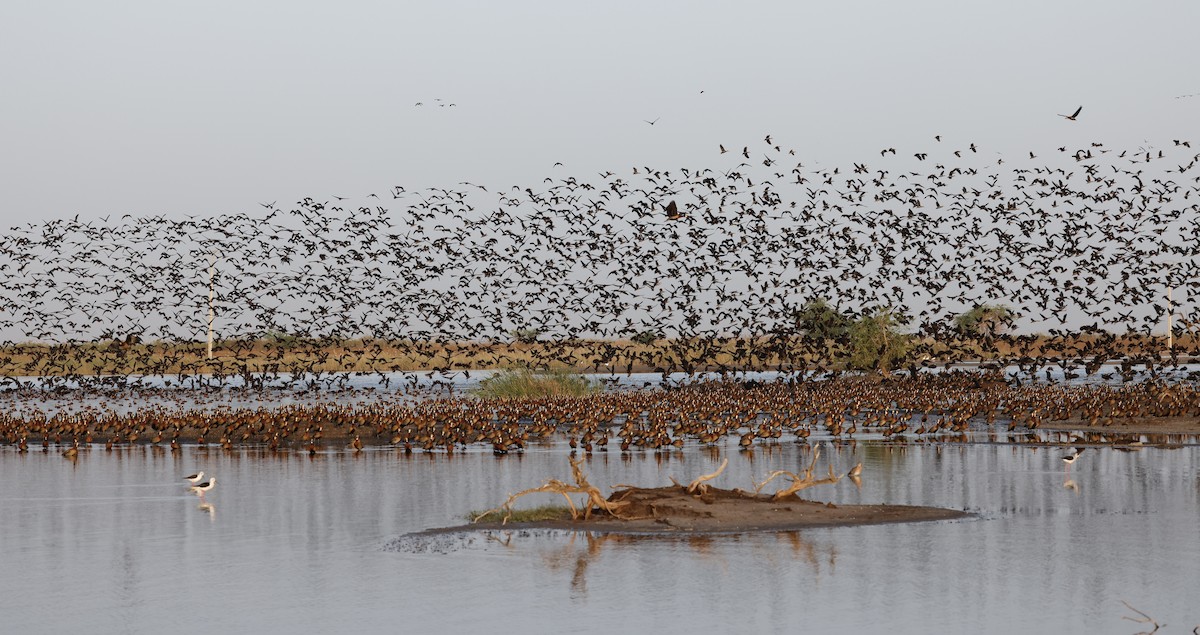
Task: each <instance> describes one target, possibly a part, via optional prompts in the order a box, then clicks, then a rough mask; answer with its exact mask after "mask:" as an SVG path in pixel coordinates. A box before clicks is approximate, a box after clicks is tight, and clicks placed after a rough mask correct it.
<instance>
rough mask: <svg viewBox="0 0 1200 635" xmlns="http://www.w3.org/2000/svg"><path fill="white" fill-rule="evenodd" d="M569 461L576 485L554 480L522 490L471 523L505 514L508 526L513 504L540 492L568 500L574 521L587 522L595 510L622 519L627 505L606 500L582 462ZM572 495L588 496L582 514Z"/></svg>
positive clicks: (502, 521)
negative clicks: (622, 511) (622, 512)
mask: <svg viewBox="0 0 1200 635" xmlns="http://www.w3.org/2000/svg"><path fill="white" fill-rule="evenodd" d="M569 460H570V462H571V473H572V475H573V476H574V478H575V485H569V484H567V483H564V482H562V481H560V480H558V479H553V478H552V479H550V480H548V481H546V484H545V485H542V486H541V487H532V488H530V489H526V490H521V491H520V492H517V493H516V494H512V495H510V496H509V497H508V499H507V500H505V501H504V503H503V504H501V505H500V506H499V507H497V508H495V509H489V510H487V511H485V512H483V513H482V514H479V515H478V516H476V517H475V518H474V520H472V521H471V522H479V521H480V520H481V519H483V518H486V517H488V516H491V515H492V514H498V513H500V512H504V518H503V519H502V520H501V521H500V524H502V525H503V524H507V523H508V520H509V519H510V518H512V504H513V503H514V502H515V501H516V500H517V499H518V498H521V497H522V496H527V495H529V494H536V493H539V492H551V493H554V494H561V495H562V497H563V498H565V499H567V506H568V507H570V509H571V519H572V520H579V517H580V515H582V516H583V518H584V520H587V519H588V518H590V517H591V515H592V510H593V509H600V510H602V511H604V512H606V513H609V514H611V515H613V516H616V517H618V518H620V517H621V515H620V510H621V508H622V507H624V506H625V505H626V504H627V503H623V502H620V501H615V502H609V501H608V500H606V499H605V498H604V495H603V494H601V493H600V490H599V489H598V488H597V487H596V486H594V485H592V484H591V483H589V482H588V480H587V477H586V476H584V474H583V468H582V465H583V462H582V460H576V459H574V458H572V459H569ZM571 494H584V495H585V496H586V498H585V499H584V501H583V503H582V507H583V511H582V512H581V511H580V510H579V508H578V507H576V506H575V502H574V501H572V500H571Z"/></svg>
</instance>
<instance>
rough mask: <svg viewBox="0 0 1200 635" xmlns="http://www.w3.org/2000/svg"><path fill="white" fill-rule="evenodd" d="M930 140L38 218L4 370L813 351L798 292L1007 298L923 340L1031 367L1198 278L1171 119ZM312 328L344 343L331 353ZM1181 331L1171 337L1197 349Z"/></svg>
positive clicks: (1154, 319) (387, 365)
mask: <svg viewBox="0 0 1200 635" xmlns="http://www.w3.org/2000/svg"><path fill="white" fill-rule="evenodd" d="M1078 114H1079V110H1076V111H1075V112H1074V113H1073V114H1071V115H1063V116H1064V117H1067V118H1071V117H1075V116H1077V115H1078ZM934 143H935V145H934V148H933V149H930V150H928V151H926V152H919V153H916V154H915V155H914V157H915V158H916V159H917V161H916V162H915V163H914V162H912V161H911V160H904V159H897V158H896V151H895V149H894V148H887V149H884V150H883V151H882V152H881V156H880V158H879V159H878V160H876V161H868V162H862V163H857V162H856V163H853V165H852V166H850V167H848V168H847V169H841V168H838V167H834V168H825V167H819V166H813V165H806V164H804V163H802V162H799V161H796V160H795V151H791V150H784V149H783V148H781V146H780V145H778V144H777V143H776V142H774V141H773V140H772V138H771V136H770V135H768V136H767V137H765V138H764V139H763V144H761V145H759V146H757V147H756V148H755V149H754V150H753V151H751V148H750V147H749V146H747V147H745V148H743V152H742V153H741V158H742V159H746V158H747V157H748V158H749V159H748V160H742V162H741V163H738V164H732V165H728V166H726V167H725V168H723V169H711V168H681V169H677V170H670V171H668V170H660V169H655V168H651V167H640V166H639V167H635V168H633V170H632V174H629V175H625V176H618V175H616V174H615V173H612V172H605V173H602V174H600V175H598V176H599V178H598V179H597V178H593V179H584V178H578V177H568V178H547V179H545V181H544V182H543V183H541V184H539V185H537V186H536V187H519V186H514V187H513V188H511V189H509V190H502V191H491V190H489V189H488V188H486V187H484V186H481V185H472V184H469V183H463V184H461V187H460V188H457V189H437V188H434V189H429V190H424V191H408V190H406V189H405V188H404V187H400V186H397V187H395V188H393V189H392V190H391V191H390V192H388V193H386V194H383V195H382V196H380V195H375V194H372V195H369V196H368V197H366V198H365V200H364V202H363V203H362V204H361V205H358V206H354V205H349V204H347V203H345V202H344V201H343V200H342V199H341V198H340V197H339V200H337V201H335V202H334V203H332V204H331V203H327V202H321V201H317V200H314V199H311V198H310V199H305V200H303V201H300V202H299V203H298V204H297V205H296V206H294V207H293V208H292V209H290V210H284V209H280V208H277V207H276V206H275V205H274V204H263V208H264V209H263V210H261V212H260V213H255V214H249V213H241V214H232V215H220V216H212V217H202V218H191V217H189V218H185V219H182V220H178V219H172V218H167V217H164V216H153V217H133V216H125V217H122V218H120V219H109V218H104V219H101V220H100V221H98V222H89V221H83V220H79V219H78V217H76V218H73V219H60V220H53V221H48V222H40V223H31V224H28V225H26V226H23V227H16V228H13V229H12V230H11V231H9V232H8V233H7V234H6V235H5V236H3V237H2V238H0V302H2V310H0V334H4V336H5V337H6V338H8V339H9V341H8V343H7V344H6V345H5V346H4V347H3V349H2V350H0V374H3V375H4V376H5V377H6V378H7V379H8V381H9V382H10V383H15V382H16V381H17V380H16V379H15V378H17V377H23V376H39V375H40V376H53V378H48V379H45V380H44V382H46V383H48V384H51V385H53V384H54V382H69V383H71V384H72V385H74V384H85V383H88V382H96V383H103V382H111V381H112V377H113V376H114V375H133V376H135V378H136V377H137V376H143V375H164V374H168V373H170V374H178V375H180V376H181V377H182V376H189V375H200V374H208V373H212V374H215V375H217V376H221V377H227V376H237V375H240V376H244V377H246V378H248V380H247V381H248V383H253V381H254V378H260V379H261V378H262V377H272V378H275V379H279V378H282V380H283V381H285V382H287V381H296V382H314V381H316V380H319V379H321V378H322V377H323V378H324V381H327V382H333V381H336V379H337V378H339V377H340V378H341V379H343V380H344V379H345V378H346V377H348V376H349V375H350V373H351V372H356V373H361V372H373V373H378V374H379V376H380V377H381V381H385V382H386V381H388V379H387V376H388V374H389V373H391V372H392V371H395V370H398V369H400V366H399V365H398V364H397V362H396V359H395V355H384V354H383V353H382V352H381V351H383V350H384V349H385V348H388V350H391V351H393V352H394V351H395V350H396V349H397V348H399V349H400V350H402V351H403V352H407V353H411V355H412V356H413V357H416V358H420V359H424V360H426V362H427V366H426V368H431V369H435V370H439V371H443V372H450V371H454V370H460V369H463V368H471V367H475V368H477V367H485V366H503V365H504V364H505V363H506V362H509V361H512V360H511V359H510V358H508V357H506V355H508V354H509V353H511V351H512V347H511V346H510V345H509V344H510V343H511V342H512V340H513V338H514V335H515V336H516V337H518V338H520V339H530V340H532V339H538V340H540V341H541V344H540V345H539V346H538V347H534V348H535V349H536V350H534V351H533V352H529V351H527V352H526V354H532V355H536V356H538V357H537V358H536V359H534V360H533V363H534V364H536V365H544V364H553V363H563V362H565V363H569V364H572V365H576V366H579V365H581V364H580V362H581V360H580V359H578V357H577V355H576V353H575V352H572V351H573V350H574V349H571V348H570V347H568V346H566V344H569V343H578V342H583V341H589V342H593V343H597V342H598V343H599V344H596V346H597V347H598V349H599V351H600V352H599V353H597V354H596V355H595V356H593V357H592V358H590V359H588V360H585V361H586V362H587V363H586V364H584V365H587V366H591V367H594V368H609V369H613V370H619V371H625V370H631V369H633V368H635V367H637V368H642V369H650V370H656V371H662V372H664V373H665V372H672V371H686V372H694V371H697V370H702V369H717V370H752V369H764V368H767V367H769V366H770V365H772V364H774V366H773V367H774V368H783V366H781V365H780V364H781V363H782V362H781V360H783V361H788V362H792V363H799V364H807V365H808V366H810V367H812V366H814V365H815V366H829V365H832V364H833V363H834V362H835V361H836V360H834V359H826V358H825V357H828V355H829V351H830V350H836V348H837V347H836V346H835V347H830V346H829V343H828V342H824V341H820V342H814V341H813V339H814V338H811V337H807V338H806V337H804V336H805V334H806V332H805V328H804V324H803V321H802V316H803V314H804V311H805V309H806V307H809V306H811V305H812V303H813V302H815V301H818V300H828V302H829V303H830V304H831V305H833V306H835V307H837V308H838V309H839V310H841V311H842V312H844V313H846V314H848V315H851V316H862V315H872V314H876V313H877V312H879V311H889V312H891V313H892V314H893V315H895V316H897V317H898V318H899V319H900V320H901V321H902V322H904V323H906V324H907V325H908V328H909V329H910V330H912V331H913V334H914V335H915V336H916V339H915V340H914V341H917V342H925V343H929V342H937V343H941V344H945V343H947V342H952V341H956V340H955V337H956V335H957V334H956V333H955V331H954V328H953V318H954V316H955V315H958V314H960V313H961V312H963V311H965V310H967V309H969V308H971V307H973V306H977V305H982V304H988V303H1002V304H1004V305H1006V306H1008V307H1010V308H1011V310H1012V312H1013V313H1014V314H1016V315H1017V316H1019V317H1020V318H1021V319H1022V320H1027V321H1028V322H1030V323H1032V324H1048V325H1050V328H1049V334H1048V336H1046V337H1035V336H1033V335H1016V334H1007V335H1001V336H1000V337H998V338H987V341H985V342H974V343H972V346H973V348H969V349H968V348H962V349H956V348H954V347H953V346H949V347H945V346H943V348H942V349H939V350H938V351H937V352H936V358H937V359H938V360H939V361H957V360H961V359H966V358H970V357H978V356H979V354H980V353H979V350H978V348H977V347H978V346H981V345H982V346H984V347H985V348H986V347H992V348H993V350H992V351H991V352H990V356H998V357H997V359H998V361H1000V362H1002V363H1020V364H1023V365H1027V366H1028V367H1029V368H1031V369H1032V368H1037V367H1038V366H1039V365H1043V364H1047V363H1059V364H1063V365H1064V366H1067V365H1073V364H1095V363H1098V362H1099V361H1103V360H1108V359H1125V358H1127V357H1128V356H1129V353H1128V351H1127V350H1126V349H1122V348H1120V342H1119V338H1117V336H1116V334H1121V333H1133V334H1141V335H1149V334H1150V333H1151V332H1152V331H1153V330H1154V329H1156V328H1159V327H1160V325H1161V324H1162V320H1163V316H1164V315H1165V314H1166V312H1167V311H1168V309H1171V308H1178V307H1169V306H1168V303H1167V300H1166V297H1167V293H1168V290H1169V289H1174V291H1175V293H1176V297H1177V298H1180V297H1187V296H1188V294H1189V293H1191V292H1193V291H1194V289H1195V288H1196V285H1197V281H1198V277H1197V255H1198V251H1200V247H1198V245H1200V224H1198V223H1196V222H1195V218H1196V217H1197V211H1198V207H1197V206H1198V205H1200V192H1198V191H1197V190H1198V187H1200V185H1198V184H1200V169H1197V168H1196V164H1197V160H1198V159H1200V154H1193V153H1192V151H1191V147H1190V146H1191V144H1190V142H1188V141H1183V140H1177V141H1175V142H1174V143H1173V144H1172V145H1171V146H1170V147H1169V148H1168V149H1167V150H1158V149H1153V148H1141V149H1139V150H1138V151H1136V152H1134V151H1118V150H1116V149H1110V148H1107V147H1105V146H1104V145H1102V144H1100V143H1092V144H1090V146H1088V147H1083V148H1078V149H1074V150H1069V149H1068V148H1066V147H1060V148H1058V152H1057V153H1051V155H1052V158H1051V159H1048V160H1035V159H1030V160H1028V161H1026V160H1024V159H1023V158H1022V159H1015V160H1012V161H1009V162H1007V163H1006V162H1004V160H1003V159H1001V160H994V159H985V158H983V155H981V154H980V150H979V148H978V147H977V146H976V144H973V143H971V144H961V147H959V146H957V145H954V144H951V143H950V142H949V141H944V140H942V138H941V137H940V136H939V137H937V138H936V139H935V142H934ZM722 149H723V147H722ZM1030 154H1031V156H1032V155H1033V153H1030ZM735 160H738V159H735ZM914 166H920V167H921V168H922V169H920V170H915V171H914V170H913V169H912V168H913V167H914ZM1193 195H1196V196H1197V197H1198V198H1197V199H1193V198H1192V196H1193ZM388 204H390V207H389V206H386V205H388ZM210 272H211V279H210ZM210 284H211V290H212V292H213V297H214V298H215V300H213V301H212V303H211V304H212V306H213V309H214V312H215V320H214V325H215V326H214V328H215V332H216V337H217V339H218V348H219V349H220V350H221V351H223V352H224V354H223V355H219V356H218V358H217V359H215V360H199V361H195V360H193V361H192V362H187V361H185V359H184V357H185V356H184V355H183V354H182V353H176V351H177V350H178V347H176V346H175V345H176V344H178V343H180V342H195V341H198V340H199V341H202V340H203V339H204V338H205V335H206V329H207V324H208V323H207V320H206V316H207V313H208V311H209V307H210V298H209V292H210ZM1172 312H1176V313H1178V312H1179V311H1172ZM1176 327H1177V329H1183V330H1188V331H1189V332H1190V330H1191V329H1192V328H1193V327H1192V323H1191V322H1190V321H1189V320H1188V319H1182V320H1179V321H1177V322H1176ZM1160 332H1161V331H1160ZM841 337H842V338H843V339H844V338H845V337H847V336H845V335H843V336H841ZM634 340H641V341H643V342H645V341H654V342H658V346H657V348H653V347H652V349H647V348H646V347H645V346H638V345H636V344H634V343H633V341H634ZM89 342H90V343H92V344H93V345H91V346H85V345H83V344H87V343H89ZM264 342H266V343H267V345H270V343H271V342H276V343H280V342H286V346H284V345H283V344H280V345H278V346H276V347H275V348H272V349H271V350H270V352H269V354H268V357H269V359H267V360H266V363H262V364H259V365H258V366H256V367H250V366H248V365H247V363H246V362H245V359H246V355H244V353H245V352H246V351H248V350H250V349H251V348H252V347H254V346H262V345H264V344H263V343H264ZM331 342H341V343H343V344H344V343H345V342H351V344H350V345H349V346H350V348H349V349H347V350H348V351H349V352H346V350H343V353H342V354H341V355H340V356H338V357H336V358H332V359H331V357H330V353H329V345H330V343H331ZM464 342H470V343H473V345H474V346H475V348H474V349H473V350H474V352H473V353H472V356H471V359H468V360H466V361H465V363H464V362H462V360H459V361H457V362H456V361H455V360H451V359H450V358H449V356H447V358H446V359H442V360H439V359H438V355H440V354H443V353H445V351H446V350H447V346H448V345H453V344H456V343H464ZM1194 342H1195V340H1194V339H1188V338H1181V339H1180V340H1179V342H1178V343H1179V344H1180V345H1181V346H1180V347H1177V348H1176V349H1175V351H1174V352H1175V353H1177V354H1183V355H1190V354H1195V353H1196V352H1197V351H1196V350H1194V348H1193V347H1194V346H1195V344H1194ZM381 343H386V344H387V346H386V347H385V346H383V345H382V344H381ZM838 343H839V344H845V342H844V341H842V342H838ZM1001 344H1003V346H1001ZM843 348H844V347H843ZM919 349H920V347H919V346H918V350H917V351H916V352H917V353H918V354H919V353H920V352H921V351H920V350H919ZM930 350H931V349H929V347H928V346H926V350H925V357H929V356H931V355H930ZM985 353H987V351H985ZM913 359H919V357H917V356H914V358H913ZM798 360H802V361H798ZM1127 361H1128V360H1127ZM1136 361H1141V362H1145V363H1147V364H1152V363H1157V362H1158V358H1157V355H1155V356H1154V357H1153V359H1151V358H1150V357H1149V356H1145V357H1144V358H1143V359H1141V360H1136ZM331 368H332V369H333V370H332V371H330V370H329V369H331Z"/></svg>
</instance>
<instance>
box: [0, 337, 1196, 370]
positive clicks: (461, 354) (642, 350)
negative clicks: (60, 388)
mask: <svg viewBox="0 0 1200 635" xmlns="http://www.w3.org/2000/svg"><path fill="white" fill-rule="evenodd" d="M1198 344H1200V339H1197V337H1196V336H1194V335H1190V334H1188V335H1183V336H1180V337H1178V338H1176V339H1175V341H1174V347H1175V349H1176V351H1177V352H1179V353H1180V354H1191V353H1194V352H1195V351H1196V349H1197V345H1198ZM1165 351H1166V340H1165V338H1163V337H1152V336H1147V335H1143V334H1125V335H1111V334H1097V333H1074V334H1066V335H1057V336H1050V335H1029V336H1018V335H1001V336H997V337H995V338H994V339H992V340H990V341H987V342H985V341H982V340H979V339H959V338H950V339H942V340H935V339H932V338H913V339H912V340H911V347H910V354H909V356H908V357H909V359H908V361H907V362H906V364H907V365H912V366H919V365H921V364H930V363H933V364H945V363H956V362H962V361H989V360H1004V361H1010V362H1011V361H1018V360H1022V359H1042V360H1062V359H1083V360H1087V361H1091V362H1093V363H1094V361H1095V360H1094V358H1095V357H1096V356H1099V358H1100V361H1105V360H1108V359H1120V358H1135V359H1153V360H1160V359H1161V358H1162V357H1163V355H1164V353H1165ZM849 354H850V351H849V350H848V349H846V348H845V344H841V343H838V342H835V341H834V340H819V341H814V340H811V339H808V338H803V337H795V336H788V337H782V336H781V337H759V338H752V339H750V338H732V337H731V338H693V339H686V340H681V339H656V340H653V341H651V342H642V343H635V342H632V341H629V340H584V339H574V340H566V341H537V342H435V341H408V340H405V341H399V340H380V339H354V340H320V339H304V338H288V339H270V338H267V339H258V340H224V341H218V342H217V343H216V345H215V347H214V350H213V359H211V360H210V359H208V358H207V350H206V344H205V343H204V342H140V341H124V340H121V341H101V342H79V343H68V344H55V345H50V344H39V343H23V344H10V345H8V346H4V347H0V376H9V377H17V376H55V377H57V376H72V375H78V376H85V377H87V376H97V375H143V374H144V375H215V376H218V377H221V376H225V377H236V376H245V377H250V376H253V375H260V374H278V373H387V372H398V371H430V370H441V371H463V370H490V369H502V368H510V367H513V366H525V367H533V368H543V367H544V368H551V369H568V370H574V371H578V372H600V373H609V372H611V373H627V372H651V371H653V372H658V371H662V370H670V371H683V372H700V371H715V370H794V369H812V368H826V369H839V368H843V367H844V360H846V359H847V358H848V357H849Z"/></svg>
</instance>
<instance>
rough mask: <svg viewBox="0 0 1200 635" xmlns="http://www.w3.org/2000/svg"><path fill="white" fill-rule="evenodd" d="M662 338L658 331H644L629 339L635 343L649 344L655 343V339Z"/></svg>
mask: <svg viewBox="0 0 1200 635" xmlns="http://www.w3.org/2000/svg"><path fill="white" fill-rule="evenodd" d="M660 338H662V335H661V334H660V333H658V332H657V331H642V332H641V333H638V334H637V335H634V336H633V337H631V338H629V341H631V342H633V343H634V344H641V345H643V346H649V345H651V344H653V343H654V340H657V339H660Z"/></svg>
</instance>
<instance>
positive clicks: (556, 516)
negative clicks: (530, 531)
mask: <svg viewBox="0 0 1200 635" xmlns="http://www.w3.org/2000/svg"><path fill="white" fill-rule="evenodd" d="M482 513H484V512H482V511H473V512H471V513H469V514H467V521H468V522H472V523H475V522H479V523H498V522H500V521H502V520H504V510H499V511H492V512H490V513H488V515H487V516H484V517H483V518H479V515H480V514H482ZM476 518H479V520H475V519H476ZM550 520H571V509H570V508H569V507H566V506H563V505H542V506H540V507H531V508H529V509H514V510H512V515H511V516H509V518H508V522H510V523H537V522H545V521H550Z"/></svg>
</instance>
